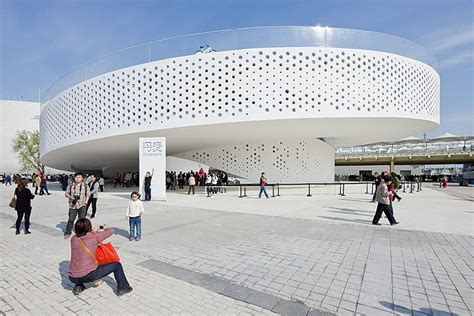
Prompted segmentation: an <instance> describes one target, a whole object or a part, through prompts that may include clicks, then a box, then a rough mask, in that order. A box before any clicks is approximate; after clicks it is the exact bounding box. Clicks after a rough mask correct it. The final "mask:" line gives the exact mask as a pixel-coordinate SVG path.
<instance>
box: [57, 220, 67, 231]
mask: <svg viewBox="0 0 474 316" xmlns="http://www.w3.org/2000/svg"><path fill="white" fill-rule="evenodd" d="M66 226H67V222H59V223H58V224H57V225H56V228H59V229H60V230H61V231H62V232H63V233H64V232H65V231H66Z"/></svg>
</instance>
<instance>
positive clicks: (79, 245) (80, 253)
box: [69, 218, 133, 296]
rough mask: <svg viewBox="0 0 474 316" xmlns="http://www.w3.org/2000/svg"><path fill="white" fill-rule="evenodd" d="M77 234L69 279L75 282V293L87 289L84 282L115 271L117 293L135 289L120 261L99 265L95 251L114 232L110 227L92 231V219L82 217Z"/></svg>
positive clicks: (77, 226) (77, 223)
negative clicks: (130, 283)
mask: <svg viewBox="0 0 474 316" xmlns="http://www.w3.org/2000/svg"><path fill="white" fill-rule="evenodd" d="M74 229H75V232H76V235H75V236H74V237H72V238H71V264H70V266H69V280H71V282H72V283H74V284H75V286H74V290H73V293H74V294H75V295H78V294H79V293H81V292H82V291H84V290H85V289H86V287H85V286H84V283H89V282H94V281H96V280H99V279H101V278H103V277H105V276H107V275H109V274H110V273H112V272H113V273H114V278H115V281H116V282H117V295H118V296H121V295H124V294H127V293H129V292H131V291H132V290H133V289H132V287H131V286H130V285H129V284H128V281H127V278H126V277H125V273H124V272H123V267H122V264H121V263H120V262H111V263H107V264H102V265H98V264H97V262H96V260H95V252H96V249H97V246H98V245H99V243H101V242H102V241H103V240H104V239H106V238H109V237H110V236H112V234H113V233H114V230H113V229H112V228H110V227H105V228H104V230H102V231H99V230H96V231H92V224H91V221H90V220H89V219H87V218H81V219H80V220H78V221H77V222H76V225H75V226H74Z"/></svg>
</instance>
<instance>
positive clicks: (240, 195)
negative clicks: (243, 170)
mask: <svg viewBox="0 0 474 316" xmlns="http://www.w3.org/2000/svg"><path fill="white" fill-rule="evenodd" d="M239 198H243V196H242V186H241V185H239Z"/></svg>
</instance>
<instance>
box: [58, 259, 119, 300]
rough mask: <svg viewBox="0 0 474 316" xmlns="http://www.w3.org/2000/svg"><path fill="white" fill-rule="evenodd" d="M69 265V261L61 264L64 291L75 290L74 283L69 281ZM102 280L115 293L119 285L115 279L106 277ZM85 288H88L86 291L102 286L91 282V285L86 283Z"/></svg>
mask: <svg viewBox="0 0 474 316" xmlns="http://www.w3.org/2000/svg"><path fill="white" fill-rule="evenodd" d="M69 265H70V261H69V260H64V261H61V262H60V263H59V274H60V275H61V286H62V287H63V289H65V290H70V291H72V290H73V289H74V283H72V282H71V280H69V276H68V273H69ZM101 280H103V281H104V282H105V283H107V285H108V286H109V287H110V288H111V289H112V290H113V291H114V292H115V290H116V288H117V285H116V282H115V280H114V278H112V277H111V276H106V277H103V278H102V279H101ZM85 286H86V289H88V288H91V287H98V286H100V284H99V285H95V284H94V283H93V282H91V283H86V284H85Z"/></svg>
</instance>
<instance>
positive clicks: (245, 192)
mask: <svg viewBox="0 0 474 316" xmlns="http://www.w3.org/2000/svg"><path fill="white" fill-rule="evenodd" d="M243 197H247V187H246V186H244V195H243Z"/></svg>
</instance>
